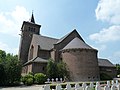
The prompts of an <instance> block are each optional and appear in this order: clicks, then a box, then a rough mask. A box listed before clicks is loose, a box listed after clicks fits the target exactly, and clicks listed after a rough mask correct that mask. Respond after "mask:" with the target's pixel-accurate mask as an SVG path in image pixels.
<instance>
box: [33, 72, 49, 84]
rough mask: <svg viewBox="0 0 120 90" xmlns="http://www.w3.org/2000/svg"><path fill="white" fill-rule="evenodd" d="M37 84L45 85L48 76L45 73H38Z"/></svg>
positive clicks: (36, 76) (36, 75)
mask: <svg viewBox="0 0 120 90" xmlns="http://www.w3.org/2000/svg"><path fill="white" fill-rule="evenodd" d="M34 79H35V82H36V83H38V84H44V83H45V81H47V80H46V75H45V74H43V73H36V74H35V75H34Z"/></svg>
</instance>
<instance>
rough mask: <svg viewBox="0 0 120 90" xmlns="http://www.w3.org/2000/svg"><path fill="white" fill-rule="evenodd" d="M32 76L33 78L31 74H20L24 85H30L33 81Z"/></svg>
mask: <svg viewBox="0 0 120 90" xmlns="http://www.w3.org/2000/svg"><path fill="white" fill-rule="evenodd" d="M33 78H34V77H33V75H31V74H27V75H25V76H22V78H21V81H22V82H23V84H25V85H32V84H33V83H34V81H33Z"/></svg>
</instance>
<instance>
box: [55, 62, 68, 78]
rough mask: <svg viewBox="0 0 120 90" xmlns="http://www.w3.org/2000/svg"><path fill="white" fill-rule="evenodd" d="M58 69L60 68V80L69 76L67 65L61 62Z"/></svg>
mask: <svg viewBox="0 0 120 90" xmlns="http://www.w3.org/2000/svg"><path fill="white" fill-rule="evenodd" d="M57 68H58V75H59V76H58V77H59V78H64V77H65V76H69V75H68V71H67V69H66V64H65V63H63V62H59V63H58V64H57Z"/></svg>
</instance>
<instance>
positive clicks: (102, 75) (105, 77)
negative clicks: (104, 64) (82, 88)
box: [100, 73, 112, 80]
mask: <svg viewBox="0 0 120 90" xmlns="http://www.w3.org/2000/svg"><path fill="white" fill-rule="evenodd" d="M100 80H112V77H111V76H109V75H108V74H106V73H100Z"/></svg>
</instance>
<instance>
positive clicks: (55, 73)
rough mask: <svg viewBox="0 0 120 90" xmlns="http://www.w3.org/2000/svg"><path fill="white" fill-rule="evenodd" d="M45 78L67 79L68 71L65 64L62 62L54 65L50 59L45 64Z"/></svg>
mask: <svg viewBox="0 0 120 90" xmlns="http://www.w3.org/2000/svg"><path fill="white" fill-rule="evenodd" d="M47 76H48V77H49V78H54V79H55V78H64V77H66V76H67V77H69V74H68V71H67V69H66V64H65V63H63V62H59V63H56V62H55V61H53V60H52V59H50V60H49V62H48V64H47Z"/></svg>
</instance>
